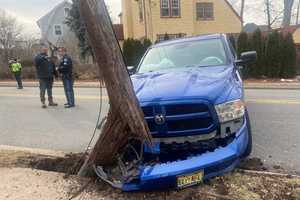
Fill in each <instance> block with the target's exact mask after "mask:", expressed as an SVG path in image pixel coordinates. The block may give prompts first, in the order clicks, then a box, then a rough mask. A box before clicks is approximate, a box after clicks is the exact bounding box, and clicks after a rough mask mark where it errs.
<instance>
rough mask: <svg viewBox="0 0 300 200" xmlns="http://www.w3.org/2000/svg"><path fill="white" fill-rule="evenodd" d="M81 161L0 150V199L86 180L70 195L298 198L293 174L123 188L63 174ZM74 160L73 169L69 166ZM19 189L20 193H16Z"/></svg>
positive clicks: (255, 165) (60, 191)
mask: <svg viewBox="0 0 300 200" xmlns="http://www.w3.org/2000/svg"><path fill="white" fill-rule="evenodd" d="M82 162H83V156H82V154H69V155H66V156H65V157H55V156H45V155H40V154H31V153H26V152H20V151H1V150H0V179H1V182H0V191H3V192H0V199H9V200H10V199H11V200H14V199H31V200H37V199H43V200H44V199H68V198H69V197H70V196H72V195H74V194H76V192H77V191H79V190H80V189H81V188H82V187H83V186H84V185H86V184H87V183H88V182H89V185H88V186H87V187H86V189H85V190H84V191H83V192H82V193H80V195H79V196H78V197H77V198H75V199H80V198H83V199H92V200H93V199H105V200H106V199H130V200H135V199H136V200H140V199H150V200H152V199H153V200H160V199H170V200H172V199H186V200H190V199H191V200H192V199H200V200H201V199H203V200H204V199H205V200H207V199H208V200H221V199H225V200H227V199H230V200H249V199H254V200H256V199H257V200H260V199H261V200H281V199H283V200H285V199H287V200H300V179H298V178H292V177H280V176H269V175H265V176H264V175H262V174H257V175H256V174H249V173H239V172H233V173H229V174H227V175H225V176H222V177H217V178H214V179H211V180H209V181H206V182H205V183H203V184H201V185H199V186H195V187H191V188H187V189H185V190H169V191H159V192H132V193H123V192H121V191H119V190H115V189H113V188H111V187H110V186H108V185H106V184H104V183H103V182H101V181H99V180H98V181H96V182H95V181H94V180H93V181H92V182H91V179H79V178H78V177H75V176H68V177H67V178H66V176H65V173H70V171H71V172H72V170H73V174H75V172H76V171H78V169H79V167H80V166H81V164H82ZM74 163H75V166H78V167H77V168H76V167H75V168H74ZM76 164H78V165H76ZM243 164H244V165H242V167H243V166H244V168H245V166H246V168H247V169H250V168H251V169H255V170H257V169H262V170H263V169H264V167H263V164H262V162H261V161H260V160H259V159H257V158H255V159H249V160H246V161H244V163H243ZM8 167H10V169H8ZM15 167H24V168H22V169H20V168H15ZM26 167H29V168H34V170H32V169H26ZM36 169H42V170H43V171H40V170H36ZM44 170H47V171H44ZM49 171H58V172H62V173H56V172H49ZM24 180H26V182H24ZM20 191H21V192H20ZM20 194H22V195H23V196H22V197H20ZM26 195H27V196H26Z"/></svg>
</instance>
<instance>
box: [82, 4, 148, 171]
mask: <svg viewBox="0 0 300 200" xmlns="http://www.w3.org/2000/svg"><path fill="white" fill-rule="evenodd" d="M80 13H81V17H82V18H83V21H84V23H85V25H86V29H87V32H88V37H89V41H90V44H91V46H92V49H93V53H94V55H95V58H96V61H97V63H98V66H99V70H100V72H101V75H102V77H103V79H104V82H105V85H106V90H107V93H108V96H109V101H110V110H109V113H108V117H107V122H106V123H105V125H104V127H103V129H102V132H101V134H100V137H99V139H98V141H97V142H96V144H95V146H94V148H93V150H92V152H91V153H90V154H89V156H88V158H87V159H86V161H85V164H84V165H83V166H82V168H81V170H80V172H79V175H81V176H84V175H86V172H88V171H89V169H91V167H92V166H93V165H94V164H95V165H101V166H109V165H111V164H113V163H114V162H115V161H116V155H117V154H118V153H120V151H122V148H123V147H124V146H125V145H126V144H127V143H128V140H129V138H137V139H139V140H141V141H146V142H148V143H151V141H152V137H151V135H150V133H149V128H148V125H147V123H146V122H145V120H144V115H143V112H142V109H141V108H140V106H139V102H138V99H137V97H136V95H135V92H134V90H133V85H132V82H131V79H130V77H129V74H128V72H127V68H126V66H125V63H124V60H123V56H122V53H121V49H120V46H119V44H118V41H117V39H116V37H115V34H114V31H113V28H112V24H111V20H110V17H109V15H108V12H107V9H106V6H105V3H104V0H80Z"/></svg>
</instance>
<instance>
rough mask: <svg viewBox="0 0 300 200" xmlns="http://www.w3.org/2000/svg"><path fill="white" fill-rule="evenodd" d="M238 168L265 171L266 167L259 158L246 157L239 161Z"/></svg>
mask: <svg viewBox="0 0 300 200" xmlns="http://www.w3.org/2000/svg"><path fill="white" fill-rule="evenodd" d="M239 168H240V169H246V170H257V171H266V170H267V167H265V166H264V163H263V162H262V161H261V159H260V158H247V159H244V160H242V161H241V163H240V164H239Z"/></svg>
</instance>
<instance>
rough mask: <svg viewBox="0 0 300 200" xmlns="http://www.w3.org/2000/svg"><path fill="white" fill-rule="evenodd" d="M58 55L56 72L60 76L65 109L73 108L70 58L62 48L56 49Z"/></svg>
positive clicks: (73, 98) (71, 64) (72, 81)
mask: <svg viewBox="0 0 300 200" xmlns="http://www.w3.org/2000/svg"><path fill="white" fill-rule="evenodd" d="M58 54H59V56H60V62H59V63H60V64H59V66H58V71H59V73H60V74H61V75H62V81H63V85H64V89H65V95H66V99H67V103H66V104H65V108H73V107H75V97H74V89H73V83H74V80H73V61H72V59H71V57H70V56H69V55H67V52H66V49H65V48H63V47H61V48H59V49H58Z"/></svg>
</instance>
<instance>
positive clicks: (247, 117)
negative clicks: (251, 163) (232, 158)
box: [242, 110, 252, 158]
mask: <svg viewBox="0 0 300 200" xmlns="http://www.w3.org/2000/svg"><path fill="white" fill-rule="evenodd" d="M245 117H246V122H247V129H248V144H247V147H246V150H245V152H244V153H243V155H242V158H246V157H248V156H250V154H251V152H252V130H251V123H250V117H249V114H248V111H247V110H246V112H245Z"/></svg>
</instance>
